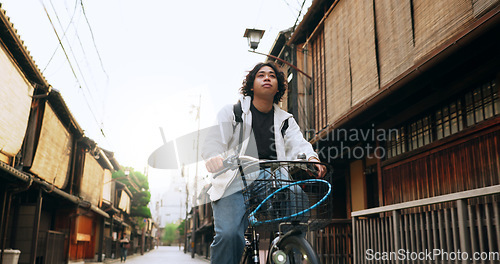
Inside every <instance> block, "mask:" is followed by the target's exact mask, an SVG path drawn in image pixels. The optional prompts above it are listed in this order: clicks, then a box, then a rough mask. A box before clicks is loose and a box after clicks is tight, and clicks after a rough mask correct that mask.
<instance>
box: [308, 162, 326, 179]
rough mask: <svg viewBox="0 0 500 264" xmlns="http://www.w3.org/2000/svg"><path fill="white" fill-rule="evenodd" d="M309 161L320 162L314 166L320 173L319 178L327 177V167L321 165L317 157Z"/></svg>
mask: <svg viewBox="0 0 500 264" xmlns="http://www.w3.org/2000/svg"><path fill="white" fill-rule="evenodd" d="M309 161H312V162H318V164H314V166H315V167H316V170H317V171H318V176H317V178H323V177H325V174H326V167H325V166H324V165H321V164H319V162H320V161H319V160H318V159H317V158H316V157H310V158H309Z"/></svg>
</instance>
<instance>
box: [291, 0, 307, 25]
mask: <svg viewBox="0 0 500 264" xmlns="http://www.w3.org/2000/svg"><path fill="white" fill-rule="evenodd" d="M305 3H306V0H304V1H303V2H302V6H301V7H300V11H299V15H298V16H297V19H295V23H293V30H295V27H296V26H297V22H298V21H299V18H300V15H301V14H302V10H303V9H304V4H305Z"/></svg>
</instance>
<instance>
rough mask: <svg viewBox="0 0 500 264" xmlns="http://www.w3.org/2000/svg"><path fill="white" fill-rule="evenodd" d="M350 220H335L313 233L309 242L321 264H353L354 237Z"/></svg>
mask: <svg viewBox="0 0 500 264" xmlns="http://www.w3.org/2000/svg"><path fill="white" fill-rule="evenodd" d="M351 234H352V232H351V220H350V219H333V220H332V222H331V224H329V225H328V226H326V227H325V228H323V229H321V230H318V231H315V232H311V234H310V236H309V237H308V240H309V241H310V242H311V244H312V246H313V247H314V249H315V251H316V253H317V254H318V257H319V259H320V262H321V263H323V264H329V263H332V264H333V263H345V264H348V263H352V236H351Z"/></svg>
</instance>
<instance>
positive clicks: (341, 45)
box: [324, 1, 352, 123]
mask: <svg viewBox="0 0 500 264" xmlns="http://www.w3.org/2000/svg"><path fill="white" fill-rule="evenodd" d="M349 2H350V1H340V2H339V3H338V4H337V6H336V7H335V9H334V10H333V11H332V13H331V14H330V16H329V17H328V19H326V20H325V29H324V30H325V46H326V48H325V65H326V87H327V92H326V95H327V104H328V109H327V111H328V112H327V120H328V121H327V122H328V123H332V122H333V121H335V120H336V119H337V118H338V117H340V115H341V114H342V113H345V112H347V111H348V110H349V109H350V107H351V96H352V95H351V76H350V66H349V44H348V32H347V31H348V30H349V29H350V28H349V26H350V24H349V10H348V8H349V7H350V6H349V5H348V3H349Z"/></svg>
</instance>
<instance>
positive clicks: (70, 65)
mask: <svg viewBox="0 0 500 264" xmlns="http://www.w3.org/2000/svg"><path fill="white" fill-rule="evenodd" d="M40 2H41V4H42V6H43V9H44V11H45V14H46V15H47V18H48V19H49V22H50V25H51V26H52V29H53V30H54V33H55V34H56V37H57V40H58V41H59V45H61V48H62V50H63V52H64V56H65V57H66V60H67V61H68V63H69V67H70V69H71V72H72V73H73V76H74V77H75V79H76V81H77V83H78V86H79V88H80V89H82V85H81V83H80V80H79V79H78V76H77V75H76V72H75V69H74V68H73V65H72V64H71V60H70V59H69V56H68V53H67V52H66V49H65V48H64V45H63V43H62V40H61V38H60V37H59V34H58V33H57V30H56V28H55V26H54V23H53V22H52V19H51V18H50V15H49V12H48V11H47V8H46V6H45V4H44V3H43V0H40ZM82 90H83V89H82ZM83 98H85V102H86V104H87V106H88V108H89V110H90V112H91V114H92V116H93V117H94V120H95V122H96V124H97V125H98V126H99V128H100V131H101V133H102V135H103V136H104V137H106V136H105V135H104V132H103V130H102V128H101V126H100V125H99V121H97V117H96V115H95V113H94V111H93V110H92V107H91V106H90V104H89V102H88V99H87V97H86V96H85V94H84V96H83Z"/></svg>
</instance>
